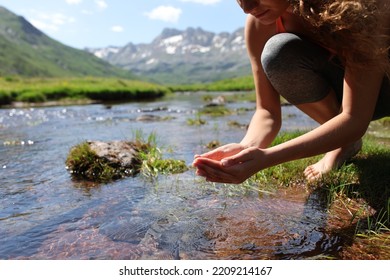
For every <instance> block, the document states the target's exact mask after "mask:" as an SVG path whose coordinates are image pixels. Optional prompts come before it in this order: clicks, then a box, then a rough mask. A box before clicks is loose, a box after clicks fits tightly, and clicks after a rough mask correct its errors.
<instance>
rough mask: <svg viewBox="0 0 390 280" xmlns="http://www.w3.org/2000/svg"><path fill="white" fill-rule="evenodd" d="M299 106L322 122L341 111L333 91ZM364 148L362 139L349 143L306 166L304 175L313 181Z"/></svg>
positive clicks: (338, 166)
mask: <svg viewBox="0 0 390 280" xmlns="http://www.w3.org/2000/svg"><path fill="white" fill-rule="evenodd" d="M297 107H298V108H299V109H300V110H301V111H303V112H304V113H306V114H307V115H308V116H310V117H311V118H312V119H314V120H315V121H317V122H318V123H320V124H323V123H325V122H327V121H328V120H330V119H331V118H333V117H334V116H336V115H337V114H338V113H339V111H340V105H339V103H338V101H337V99H336V95H335V93H334V92H333V91H331V92H330V93H329V94H328V95H327V96H326V97H325V98H324V99H322V100H320V101H318V102H314V103H306V104H301V105H297ZM361 148H362V141H361V139H359V140H358V141H356V142H353V143H350V144H347V145H345V146H343V147H340V148H338V149H335V150H333V151H330V152H328V153H326V154H325V156H324V157H323V158H322V159H321V160H320V161H318V162H317V163H315V164H313V165H310V166H308V167H306V169H305V171H304V175H305V177H306V179H308V180H310V181H313V180H316V179H319V178H321V177H322V175H323V174H326V173H328V172H330V171H331V170H333V169H337V168H340V167H341V166H342V165H343V164H344V163H345V162H346V161H348V160H350V159H351V158H352V157H353V156H355V155H356V154H357V153H358V152H359V151H360V150H361Z"/></svg>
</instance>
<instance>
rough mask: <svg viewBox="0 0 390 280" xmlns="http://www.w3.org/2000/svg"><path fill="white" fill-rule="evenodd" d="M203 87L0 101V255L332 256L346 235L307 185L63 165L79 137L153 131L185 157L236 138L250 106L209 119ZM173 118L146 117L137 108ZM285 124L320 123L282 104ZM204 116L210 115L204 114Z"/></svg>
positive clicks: (110, 137)
mask: <svg viewBox="0 0 390 280" xmlns="http://www.w3.org/2000/svg"><path fill="white" fill-rule="evenodd" d="M202 106H204V103H203V101H202V99H201V98H200V96H199V95H195V94H192V95H187V94H180V95H178V96H176V98H174V99H170V100H168V99H167V100H160V101H156V102H148V103H126V104H114V105H110V106H105V105H87V106H67V107H50V108H31V109H29V108H27V109H0V154H1V157H0V200H1V205H0V244H1V246H0V259H306V258H313V257H314V258H315V257H317V256H324V255H326V256H333V255H335V254H336V253H337V251H338V250H339V249H340V246H342V242H343V240H342V237H341V236H337V234H336V235H335V234H334V233H330V232H329V231H328V230H327V219H328V217H327V214H326V213H327V209H326V207H325V206H324V205H323V204H324V203H323V202H322V199H321V195H320V194H317V193H316V192H308V191H306V190H305V189H303V188H302V189H301V188H289V189H285V190H277V191H271V192H269V191H264V190H266V189H267V186H259V189H256V190H247V191H242V192H238V191H237V190H235V191H231V190H230V189H229V188H227V187H226V186H224V185H218V184H217V185H213V184H208V183H206V182H204V181H203V180H202V179H201V178H199V177H196V176H195V175H194V171H193V170H189V171H187V172H185V173H183V174H179V175H170V176H159V177H158V178H157V179H156V180H154V181H150V180H148V179H146V178H143V177H142V176H137V177H134V178H126V179H123V180H119V181H116V182H112V183H108V184H100V185H98V184H92V183H87V182H78V181H75V180H73V179H72V178H71V176H70V175H69V173H68V172H67V170H66V168H65V159H66V156H67V154H68V152H69V150H70V148H71V147H72V146H74V145H76V144H79V143H80V142H82V141H84V140H102V141H108V140H132V139H134V135H135V131H137V130H141V131H142V132H143V133H144V134H145V135H149V134H150V133H151V132H155V133H156V136H157V144H158V146H160V147H165V148H167V151H168V150H169V151H171V152H170V154H169V157H174V158H177V159H183V160H185V161H186V163H187V164H188V165H189V164H191V162H192V159H193V155H194V154H195V153H200V152H202V151H204V150H205V148H204V146H205V144H207V143H209V142H210V141H213V140H218V141H219V142H221V143H222V144H223V143H229V142H232V141H239V140H240V139H241V137H242V136H243V135H244V134H245V130H243V129H242V128H235V127H230V126H229V125H228V122H229V121H232V120H234V121H237V122H238V123H241V124H247V123H248V122H249V120H250V117H251V116H252V114H253V111H252V109H253V108H254V104H253V103H231V104H228V105H227V106H229V107H231V108H232V109H237V108H243V107H245V108H248V109H251V110H249V111H247V112H245V113H242V112H243V111H242V110H240V112H241V113H240V114H234V115H232V116H228V117H223V118H212V117H209V118H206V117H205V118H206V119H207V122H208V123H207V125H204V126H189V125H187V124H186V121H187V119H189V118H196V113H197V111H198V110H199V109H200V108H201V107H202ZM146 114H148V115H150V114H152V115H155V116H159V117H163V118H164V117H169V118H168V120H164V121H151V122H139V121H136V118H137V117H139V116H142V115H146ZM283 114H284V116H285V117H284V124H283V128H282V129H283V130H286V129H289V130H296V129H308V128H311V127H314V126H315V125H316V124H315V123H314V122H313V121H311V120H309V119H308V118H307V117H305V116H303V115H302V114H301V113H300V112H299V111H297V110H296V109H295V108H294V107H284V108H283ZM202 118H203V117H202Z"/></svg>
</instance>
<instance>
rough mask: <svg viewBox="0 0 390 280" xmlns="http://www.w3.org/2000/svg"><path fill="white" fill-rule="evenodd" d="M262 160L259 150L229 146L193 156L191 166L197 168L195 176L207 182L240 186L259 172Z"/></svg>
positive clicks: (262, 152) (261, 152)
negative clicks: (203, 178)
mask: <svg viewBox="0 0 390 280" xmlns="http://www.w3.org/2000/svg"><path fill="white" fill-rule="evenodd" d="M240 147H241V148H240ZM217 150H218V151H217ZM234 152H236V153H234ZM263 158H264V151H263V150H261V149H258V148H253V147H250V148H246V149H244V148H243V147H242V145H240V144H229V145H225V146H223V147H220V148H218V149H216V150H214V151H211V152H209V153H206V154H204V155H201V156H195V160H194V162H193V166H194V167H196V168H197V171H196V174H197V175H199V176H202V177H205V178H206V180H207V181H210V182H218V183H230V184H240V183H242V182H244V181H245V180H246V179H248V178H249V177H250V176H252V175H253V174H255V173H256V172H258V171H260V169H261V162H262V159H263Z"/></svg>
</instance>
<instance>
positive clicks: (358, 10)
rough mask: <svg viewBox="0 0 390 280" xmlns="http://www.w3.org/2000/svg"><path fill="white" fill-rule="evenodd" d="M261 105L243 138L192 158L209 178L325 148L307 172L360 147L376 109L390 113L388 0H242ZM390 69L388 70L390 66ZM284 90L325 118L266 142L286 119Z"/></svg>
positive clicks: (241, 173) (236, 177)
mask: <svg viewBox="0 0 390 280" xmlns="http://www.w3.org/2000/svg"><path fill="white" fill-rule="evenodd" d="M237 2H238V4H239V5H240V7H241V8H242V9H243V10H244V12H245V13H247V14H248V17H247V22H246V27H245V36H246V43H247V50H248V54H249V58H250V62H251V65H252V72H253V77H254V82H255V88H256V100H257V101H256V112H255V113H254V116H253V118H252V120H251V122H250V125H249V128H248V130H247V133H246V135H245V137H244V138H243V139H242V141H241V142H240V143H232V144H227V145H224V146H222V147H219V148H217V149H215V150H213V151H210V152H208V153H205V154H202V155H196V156H195V159H194V162H193V165H194V166H195V167H196V168H197V171H196V173H197V175H200V176H203V177H205V178H206V179H207V180H208V181H211V182H221V183H236V184H238V183H241V182H243V181H245V180H246V179H247V178H249V177H250V176H252V175H253V174H255V173H256V172H258V171H260V170H262V169H264V168H267V167H270V166H274V165H277V164H280V163H283V162H287V161H291V160H295V159H300V158H304V157H310V156H314V155H319V154H323V153H326V154H325V156H324V157H323V158H322V159H321V160H320V161H319V162H317V163H315V164H313V165H311V166H308V167H307V168H306V169H305V171H304V174H305V176H306V178H307V179H308V180H315V179H318V178H320V177H321V176H322V175H323V174H326V173H328V172H329V171H330V170H332V169H335V168H338V167H340V166H341V165H342V164H343V163H344V162H345V161H346V160H348V159H350V158H351V157H352V156H354V155H355V154H356V153H358V152H359V150H360V149H361V145H362V141H361V138H362V136H363V135H364V134H365V132H366V130H367V127H368V125H369V123H370V121H372V120H373V119H377V118H380V117H384V116H389V115H390V86H389V79H388V75H387V74H389V73H390V71H389V69H390V68H389V55H388V54H389V52H388V49H389V35H390V34H389V33H390V12H389V11H390V10H389V5H390V4H388V0H289V1H287V0H237ZM389 76H390V75H389ZM280 95H282V96H283V97H285V98H286V99H287V100H288V101H289V102H290V103H292V104H294V105H295V106H297V107H298V108H299V109H300V110H302V111H303V112H304V113H306V114H307V115H309V116H310V117H311V118H313V119H314V120H315V121H317V122H318V123H319V124H320V125H319V126H318V127H317V128H315V129H314V130H312V131H310V132H308V133H305V134H304V135H302V136H300V137H297V138H295V139H293V140H290V141H287V142H285V143H282V144H279V145H277V146H273V147H269V145H270V143H271V142H272V141H273V139H274V138H275V136H276V135H277V133H278V132H279V129H280V127H281V106H280Z"/></svg>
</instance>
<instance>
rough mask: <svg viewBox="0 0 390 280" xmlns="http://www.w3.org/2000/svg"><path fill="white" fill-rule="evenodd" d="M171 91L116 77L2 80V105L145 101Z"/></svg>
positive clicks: (0, 82) (5, 78) (0, 91)
mask: <svg viewBox="0 0 390 280" xmlns="http://www.w3.org/2000/svg"><path fill="white" fill-rule="evenodd" d="M169 92H170V90H169V89H168V88H167V87H164V86H161V85H157V84H152V83H147V82H143V81H136V80H125V79H116V78H94V77H87V78H68V79H65V78H21V77H3V78H0V106H19V107H20V106H24V105H26V104H27V105H28V106H33V105H35V106H36V105H40V104H61V105H63V104H64V103H67V104H77V103H93V102H97V101H100V102H101V101H106V102H108V101H126V100H142V99H154V98H159V97H162V96H164V95H165V94H167V93H169Z"/></svg>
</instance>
